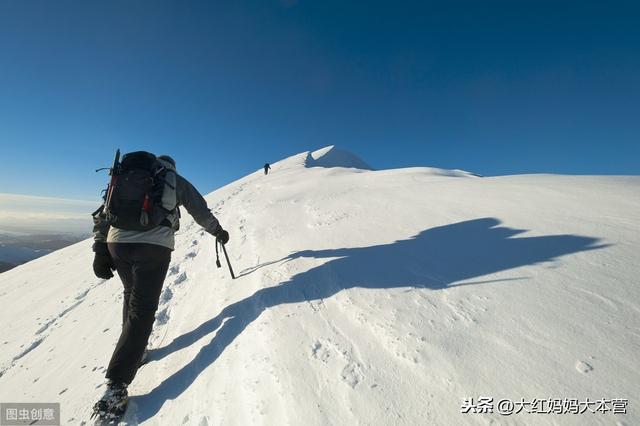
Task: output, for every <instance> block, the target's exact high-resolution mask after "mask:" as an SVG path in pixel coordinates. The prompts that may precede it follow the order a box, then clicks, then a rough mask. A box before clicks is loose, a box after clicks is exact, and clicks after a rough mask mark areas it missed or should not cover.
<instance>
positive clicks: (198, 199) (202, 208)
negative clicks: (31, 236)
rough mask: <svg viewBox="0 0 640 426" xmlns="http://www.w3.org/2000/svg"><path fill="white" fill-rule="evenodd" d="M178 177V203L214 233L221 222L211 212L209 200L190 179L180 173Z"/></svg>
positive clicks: (199, 223) (207, 229)
mask: <svg viewBox="0 0 640 426" xmlns="http://www.w3.org/2000/svg"><path fill="white" fill-rule="evenodd" d="M176 177H177V181H176V186H177V188H176V192H177V196H178V203H179V204H181V205H183V206H184V207H185V208H186V209H187V211H188V212H189V214H190V215H191V216H193V218H194V219H195V221H196V222H197V223H198V225H200V226H202V227H203V228H204V230H205V231H207V232H209V233H210V234H213V233H214V232H215V231H216V230H217V229H218V227H219V226H220V224H219V223H218V219H216V218H215V216H214V215H213V213H211V210H210V209H209V207H207V202H206V201H205V199H204V198H203V197H202V195H200V193H199V192H198V190H197V189H196V188H195V187H194V186H193V185H191V183H190V182H189V181H187V180H186V179H185V178H183V177H182V176H180V175H177V176H176Z"/></svg>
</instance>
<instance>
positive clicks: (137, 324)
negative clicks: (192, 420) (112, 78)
mask: <svg viewBox="0 0 640 426" xmlns="http://www.w3.org/2000/svg"><path fill="white" fill-rule="evenodd" d="M181 205H182V206H184V207H185V208H186V209H187V211H188V212H189V214H191V216H193V218H194V219H195V221H196V222H197V223H198V224H199V225H200V226H202V227H203V228H204V230H205V231H207V232H208V233H210V234H211V235H213V236H215V237H216V239H217V240H218V241H220V242H221V243H222V244H226V243H227V242H228V241H229V233H228V232H227V231H225V230H224V229H222V226H220V223H219V222H218V220H217V219H216V218H215V217H214V215H213V214H212V213H211V210H209V208H208V207H207V202H206V201H205V199H204V198H203V197H202V195H200V193H199V192H198V190H197V189H196V188H195V187H194V186H193V185H192V184H191V183H189V182H188V181H187V180H186V179H185V178H183V177H182V176H180V175H179V174H178V173H177V172H176V163H175V161H174V160H173V159H172V158H171V157H169V156H167V155H161V156H159V157H156V156H155V155H154V154H151V153H149V152H144V151H138V152H132V153H129V154H126V155H125V156H124V157H123V158H122V161H121V162H120V161H119V151H118V153H116V159H115V161H114V165H113V167H112V169H111V182H110V184H109V187H108V188H107V192H106V195H105V196H104V204H102V205H101V206H100V208H99V209H98V210H96V211H95V212H94V213H93V222H94V227H93V234H94V244H93V251H94V252H95V258H94V261H93V270H94V273H95V275H96V276H97V277H99V278H103V279H109V278H111V277H113V273H112V272H111V271H112V270H113V269H115V270H116V271H117V272H118V275H119V276H120V279H121V280H122V284H123V286H124V292H123V296H124V297H123V306H122V332H121V334H120V338H119V339H118V343H117V344H116V347H115V349H114V351H113V355H112V356H111V361H110V362H109V367H108V368H107V372H106V378H107V386H106V390H105V393H104V395H103V397H102V398H101V399H100V400H99V401H98V402H97V403H96V404H95V406H94V411H93V415H92V417H94V416H97V417H98V418H100V419H101V420H107V421H111V420H114V419H118V418H119V417H120V416H122V415H123V414H124V412H125V410H126V407H127V402H128V394H127V386H128V385H129V384H130V383H131V382H132V381H133V378H134V377H135V375H136V372H137V371H138V367H139V366H140V363H141V360H142V358H143V355H145V351H146V347H147V343H148V341H149V335H150V334H151V329H152V326H153V322H154V320H155V313H156V310H157V309H158V301H159V298H160V293H161V291H162V285H163V282H164V279H165V277H166V274H167V269H168V267H169V262H170V260H171V251H173V249H174V243H175V238H174V233H175V232H176V231H177V230H178V229H179V227H180V224H179V218H180V211H179V206H181Z"/></svg>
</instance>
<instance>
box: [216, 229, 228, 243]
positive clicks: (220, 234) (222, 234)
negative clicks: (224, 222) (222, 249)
mask: <svg viewBox="0 0 640 426" xmlns="http://www.w3.org/2000/svg"><path fill="white" fill-rule="evenodd" d="M213 236H214V237H216V239H217V240H218V241H220V242H221V243H222V244H227V243H228V242H229V233H228V232H227V231H225V230H224V229H222V226H220V225H218V227H217V228H216V230H215V231H214V232H213Z"/></svg>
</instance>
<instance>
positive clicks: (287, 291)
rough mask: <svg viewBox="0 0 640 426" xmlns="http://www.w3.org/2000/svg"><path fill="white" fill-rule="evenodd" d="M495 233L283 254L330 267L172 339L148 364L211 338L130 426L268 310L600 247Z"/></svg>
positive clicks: (465, 232)
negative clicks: (355, 289)
mask: <svg viewBox="0 0 640 426" xmlns="http://www.w3.org/2000/svg"><path fill="white" fill-rule="evenodd" d="M499 225H500V221H499V220H497V219H495V218H482V219H474V220H469V221H465V222H458V223H453V224H450V225H445V226H439V227H436V228H431V229H427V230H425V231H422V232H421V233H419V234H418V235H416V236H414V237H412V238H410V239H407V240H401V241H396V242H394V243H390V244H383V245H378V246H371V247H356V248H342V249H329V250H318V251H313V250H305V251H301V252H297V253H294V254H291V255H290V256H288V257H287V258H285V259H282V260H285V261H291V260H294V259H298V258H301V257H312V258H317V259H322V258H330V259H331V260H328V261H326V262H325V263H324V264H322V265H319V266H316V267H314V268H312V269H310V270H308V271H306V272H302V273H300V274H297V275H295V276H293V277H291V279H290V280H289V281H286V282H283V283H281V284H279V285H276V286H274V287H268V288H263V289H261V290H258V291H256V292H255V293H254V294H252V295H251V296H248V297H246V298H245V299H242V300H240V301H238V302H235V303H233V304H231V305H229V306H227V307H226V308H224V309H223V310H222V311H221V312H220V313H219V314H218V315H216V316H215V317H213V318H211V319H210V320H208V321H206V322H204V323H203V324H201V325H200V326H198V327H197V328H195V329H194V330H192V331H190V332H188V333H185V334H183V335H182V336H179V337H177V338H175V339H174V340H173V341H172V342H171V343H170V344H168V345H167V346H165V347H163V348H159V349H157V350H155V351H153V353H152V354H151V360H159V359H162V358H164V357H166V356H168V355H170V354H171V353H173V352H176V351H178V350H180V349H183V348H186V347H188V346H189V345H191V344H193V343H195V342H196V341H198V340H200V339H201V338H204V337H205V336H207V335H209V334H211V333H213V332H214V331H216V330H217V333H216V334H215V336H214V337H213V338H212V340H211V341H210V342H209V343H208V344H206V345H205V346H203V347H202V348H201V349H200V351H199V352H198V354H197V355H196V357H195V358H194V359H193V360H192V361H190V362H189V363H188V364H186V365H185V366H184V367H182V368H181V369H180V370H178V371H177V372H175V373H174V374H172V375H171V376H170V377H168V378H166V379H165V380H164V381H163V382H162V383H160V384H159V385H158V386H157V387H156V388H155V389H153V390H152V391H151V392H149V393H148V394H146V395H141V396H135V397H132V398H131V400H132V401H134V402H136V405H137V406H138V412H137V417H138V421H144V420H147V419H149V418H151V417H153V416H154V415H155V414H156V413H157V412H158V411H159V410H160V408H161V407H162V405H163V404H164V403H165V402H166V401H167V400H170V399H175V398H177V397H178V396H179V395H180V394H182V392H184V391H185V390H186V389H187V388H188V387H189V386H190V385H191V384H192V383H193V382H194V381H195V379H196V378H197V377H198V375H200V373H202V372H203V371H204V370H205V369H206V368H207V367H208V366H209V365H211V364H212V363H213V362H215V361H216V359H217V358H218V357H219V356H220V354H222V352H223V351H224V350H225V348H226V347H227V346H229V345H230V344H231V343H232V342H233V341H234V339H235V338H236V337H238V336H239V335H240V334H241V333H242V331H243V330H244V329H245V328H246V327H247V326H248V325H249V324H251V322H253V321H254V320H255V319H256V318H258V316H260V314H261V313H262V312H263V311H264V310H266V309H268V308H272V307H274V306H278V305H282V304H286V303H301V302H305V301H314V300H321V299H325V298H328V297H331V296H333V295H335V294H336V293H338V292H339V291H341V290H343V289H349V288H353V287H361V288H368V289H393V288H401V287H413V288H428V289H433V290H438V289H443V288H447V287H451V286H452V284H454V283H457V284H456V285H472V284H480V283H487V282H492V281H480V282H467V283H465V282H464V281H465V280H468V279H471V278H475V277H481V276H484V275H487V274H491V273H495V272H499V271H504V270H507V269H512V268H517V267H519V266H524V265H533V264H536V263H540V262H545V261H551V260H554V259H557V258H558V257H560V256H563V255H567V254H571V253H576V252H580V251H586V250H594V249H599V248H603V247H606V245H605V244H598V239H596V238H590V237H582V236H576V235H548V236H539V237H521V238H512V237H513V236H515V235H517V234H521V233H523V232H526V231H525V230H518V229H512V228H507V227H502V226H499ZM272 263H275V262H269V263H267V264H265V265H260V266H258V267H254V268H250V269H249V270H248V272H246V273H245V274H244V275H248V274H250V273H252V272H254V271H255V270H257V269H258V268H259V267H262V266H266V265H269V264H272ZM513 279H518V278H512V279H511V280H513ZM509 280H510V279H507V280H493V281H509Z"/></svg>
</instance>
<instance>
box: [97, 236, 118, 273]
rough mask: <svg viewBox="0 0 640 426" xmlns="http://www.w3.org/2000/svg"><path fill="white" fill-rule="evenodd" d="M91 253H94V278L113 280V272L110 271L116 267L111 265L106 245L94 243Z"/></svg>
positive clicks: (111, 260) (111, 261)
mask: <svg viewBox="0 0 640 426" xmlns="http://www.w3.org/2000/svg"><path fill="white" fill-rule="evenodd" d="M93 251H94V252H95V253H96V255H95V257H94V258H93V273H94V274H96V277H98V278H102V279H105V280H108V279H109V278H113V272H111V270H112V269H116V266H115V265H114V264H113V259H112V258H111V255H110V254H109V250H108V249H107V244H106V243H94V244H93Z"/></svg>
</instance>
